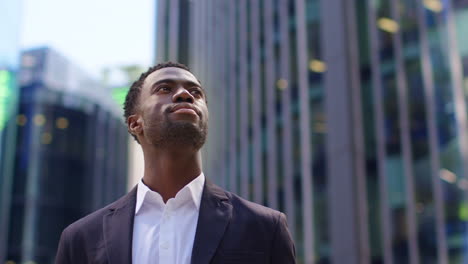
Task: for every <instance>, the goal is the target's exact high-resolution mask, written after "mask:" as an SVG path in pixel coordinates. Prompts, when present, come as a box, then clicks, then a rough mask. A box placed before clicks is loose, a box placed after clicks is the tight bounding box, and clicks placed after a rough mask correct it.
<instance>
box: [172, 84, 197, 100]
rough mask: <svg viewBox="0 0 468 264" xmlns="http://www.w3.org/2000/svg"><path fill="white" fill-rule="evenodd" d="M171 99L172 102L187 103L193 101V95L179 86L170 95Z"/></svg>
mask: <svg viewBox="0 0 468 264" xmlns="http://www.w3.org/2000/svg"><path fill="white" fill-rule="evenodd" d="M172 101H173V102H174V103H182V102H188V103H193V102H194V98H193V95H192V94H191V93H190V92H189V91H187V90H186V89H184V88H183V87H179V88H178V89H177V91H176V92H175V93H174V95H173V96H172Z"/></svg>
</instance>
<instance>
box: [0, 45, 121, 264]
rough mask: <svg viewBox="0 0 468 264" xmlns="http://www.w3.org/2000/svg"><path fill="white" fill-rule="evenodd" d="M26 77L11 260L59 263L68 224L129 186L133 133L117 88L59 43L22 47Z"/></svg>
mask: <svg viewBox="0 0 468 264" xmlns="http://www.w3.org/2000/svg"><path fill="white" fill-rule="evenodd" d="M19 84H20V87H21V89H20V96H19V108H18V115H17V116H16V118H15V125H16V126H17V137H16V138H17V139H16V142H15V143H16V144H15V145H14V146H15V149H14V151H15V159H14V164H13V165H14V167H13V169H14V177H13V179H12V191H11V194H12V196H11V203H10V205H9V221H8V223H7V224H8V227H7V232H6V233H2V234H1V236H2V237H4V236H7V239H8V240H7V241H8V243H7V257H6V259H5V260H6V261H12V262H14V263H53V262H54V258H55V254H56V250H57V245H58V241H59V238H60V234H61V232H62V230H63V229H64V228H65V227H66V226H68V225H69V224H71V223H72V222H74V221H76V220H78V219H79V218H81V217H83V216H85V215H86V214H89V213H91V212H92V211H94V210H97V209H99V208H101V207H103V206H104V205H106V204H109V203H110V202H112V201H114V200H116V199H117V198H118V197H120V196H122V195H123V194H124V193H125V192H126V190H127V159H128V158H127V147H128V145H127V141H128V134H127V129H126V127H125V126H124V123H123V122H122V118H121V116H122V109H121V107H120V106H119V105H117V104H116V103H115V102H114V101H113V99H112V97H111V95H110V92H109V91H106V89H105V87H102V86H101V85H100V84H99V83H98V82H96V81H94V80H93V79H92V78H90V77H88V75H87V74H86V73H84V72H82V71H81V70H80V69H79V68H78V67H77V66H75V65H74V64H73V63H71V62H70V61H69V60H68V59H67V58H65V57H64V56H62V55H60V54H59V53H58V52H56V51H55V50H53V49H51V48H48V47H44V48H37V49H31V50H28V51H25V52H23V53H22V56H21V71H20V74H19ZM2 162H3V161H2ZM5 260H2V261H5ZM7 263H9V262H7Z"/></svg>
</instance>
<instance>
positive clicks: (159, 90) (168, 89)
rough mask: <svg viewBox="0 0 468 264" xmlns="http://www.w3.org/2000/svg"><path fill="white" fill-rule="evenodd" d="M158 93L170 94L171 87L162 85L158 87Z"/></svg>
mask: <svg viewBox="0 0 468 264" xmlns="http://www.w3.org/2000/svg"><path fill="white" fill-rule="evenodd" d="M156 91H157V92H170V91H171V87H169V86H168V85H161V86H159V87H158V89H157V90H156Z"/></svg>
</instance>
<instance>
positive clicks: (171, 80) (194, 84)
mask: <svg viewBox="0 0 468 264" xmlns="http://www.w3.org/2000/svg"><path fill="white" fill-rule="evenodd" d="M182 82H183V84H184V86H185V85H189V86H197V87H199V88H201V89H202V90H203V91H205V89H203V87H202V86H201V84H198V83H195V82H192V81H182ZM161 83H170V84H175V83H176V81H174V79H162V80H159V81H157V82H155V83H154V84H153V85H151V89H153V88H154V87H155V86H157V85H159V84H161Z"/></svg>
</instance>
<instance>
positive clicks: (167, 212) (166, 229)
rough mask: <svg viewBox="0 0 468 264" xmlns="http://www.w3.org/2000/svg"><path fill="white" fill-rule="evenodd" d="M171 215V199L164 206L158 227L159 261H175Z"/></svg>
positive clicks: (172, 206) (172, 205) (172, 213)
mask: <svg viewBox="0 0 468 264" xmlns="http://www.w3.org/2000/svg"><path fill="white" fill-rule="evenodd" d="M173 215H174V204H173V200H169V201H168V202H167V204H166V206H165V208H164V211H163V214H162V218H161V223H160V229H159V263H175V250H176V249H175V243H174V233H173V232H174V230H175V229H174V228H175V227H174V221H173V219H172V218H173V217H174V216H173Z"/></svg>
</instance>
